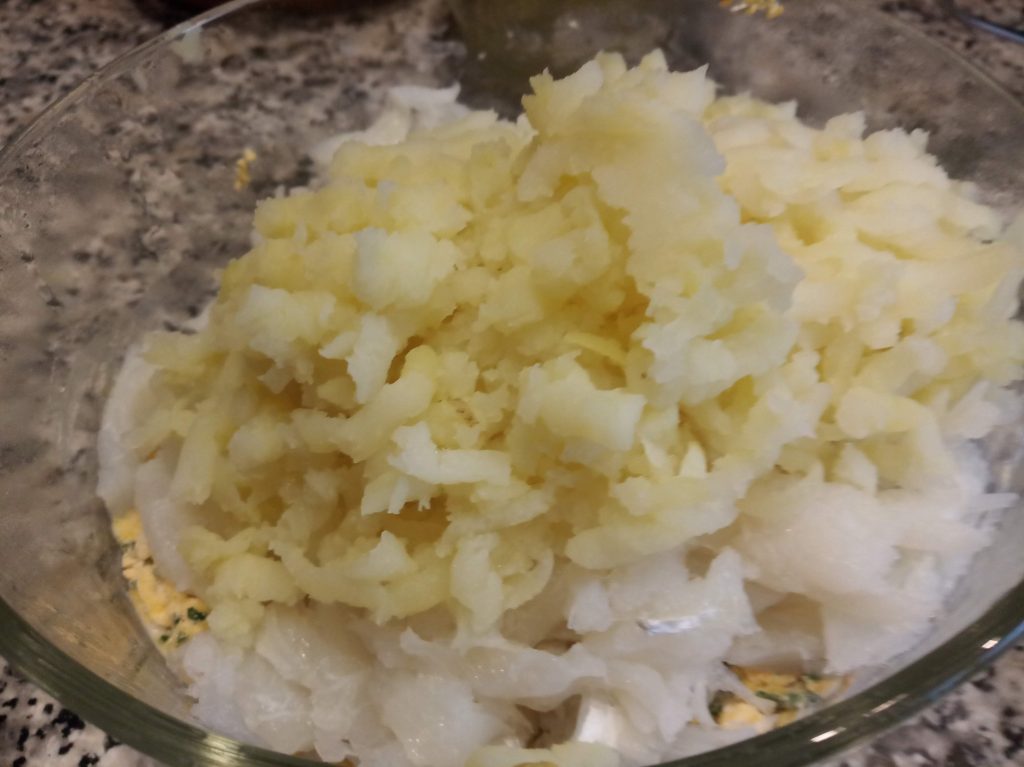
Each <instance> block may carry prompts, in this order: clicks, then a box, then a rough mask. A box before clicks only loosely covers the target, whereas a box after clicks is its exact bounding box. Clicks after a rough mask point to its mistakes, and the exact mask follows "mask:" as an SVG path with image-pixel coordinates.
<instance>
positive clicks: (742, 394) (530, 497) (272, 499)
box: [132, 53, 1024, 764]
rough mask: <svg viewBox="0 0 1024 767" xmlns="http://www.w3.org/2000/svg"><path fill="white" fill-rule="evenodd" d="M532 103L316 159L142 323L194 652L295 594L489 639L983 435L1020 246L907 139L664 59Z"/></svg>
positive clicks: (615, 70)
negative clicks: (249, 236)
mask: <svg viewBox="0 0 1024 767" xmlns="http://www.w3.org/2000/svg"><path fill="white" fill-rule="evenodd" d="M532 86H533V92H532V93H531V94H530V95H528V96H526V97H525V98H524V100H523V106H524V110H525V114H524V117H523V118H521V119H520V120H519V121H518V122H515V123H510V122H505V121H501V120H499V119H498V118H497V117H496V116H495V115H493V114H491V113H487V112H469V113H467V114H466V115H465V116H463V117H462V118H461V119H458V120H456V121H454V122H452V123H450V124H444V125H441V126H438V127H433V128H429V129H423V130H418V131H414V132H413V133H412V134H411V135H409V137H408V138H407V139H406V140H404V141H401V142H399V143H396V144H391V145H378V146H374V145H369V144H367V143H363V142H360V141H350V142H347V143H344V144H342V145H341V147H340V148H339V149H338V151H337V153H336V154H335V155H334V158H333V160H332V161H331V164H330V169H329V173H328V176H327V178H326V180H325V181H324V183H323V184H322V185H321V186H319V187H318V188H315V189H311V190H303V191H297V192H294V193H291V194H288V195H286V196H283V197H279V198H275V199H269V200H266V201H264V202H262V203H261V204H260V206H259V208H258V210H257V212H256V216H255V231H256V235H257V238H256V241H257V244H255V246H254V247H253V248H252V250H251V251H250V252H249V253H247V254H246V255H244V256H243V257H241V258H238V259H237V260H235V261H233V262H232V263H231V264H230V265H229V266H228V267H227V268H226V269H225V270H224V273H223V278H222V283H221V289H220V292H219V295H218V297H217V299H216V302H215V304H214V305H213V307H212V310H211V312H210V315H209V321H208V323H207V324H206V325H205V326H204V327H202V328H201V329H199V330H198V331H197V332H196V333H194V334H192V335H182V334H173V333H157V334H153V335H151V336H149V338H148V341H147V342H146V346H145V359H146V360H147V362H148V363H149V364H151V365H152V366H153V368H154V369H155V373H154V375H153V378H152V381H151V384H150V388H151V391H152V392H153V395H154V401H155V403H156V405H155V407H154V408H152V410H151V412H150V413H149V414H148V417H147V418H146V419H145V420H144V422H143V423H141V424H140V425H139V426H138V427H137V428H136V429H135V431H134V433H133V436H132V439H133V442H134V444H136V445H138V446H139V450H140V452H144V453H145V454H146V455H155V454H162V455H167V456H171V458H172V459H173V466H174V474H173V481H172V483H171V488H172V493H173V499H174V501H175V502H177V503H179V504H182V505H185V506H188V507H192V508H193V509H194V510H195V511H196V512H197V513H198V518H199V519H200V520H201V523H200V524H198V525H193V526H191V527H190V528H189V529H188V530H186V531H185V532H184V537H183V544H182V546H181V552H182V555H183V557H184V559H185V561H186V562H187V564H188V566H189V568H190V569H191V570H192V573H193V576H194V583H193V584H192V585H193V587H194V591H195V593H196V594H197V596H198V597H200V598H201V599H202V600H203V601H204V603H205V604H206V605H209V607H210V609H211V612H210V616H209V626H210V629H211V630H212V631H213V632H214V633H215V634H218V635H219V636H222V637H229V638H231V639H232V640H233V641H238V642H241V643H245V642H246V641H247V636H248V635H249V633H251V631H252V629H253V627H254V626H256V625H257V624H258V622H259V620H260V615H261V611H262V610H263V609H264V608H265V607H266V606H267V605H268V604H271V603H281V604H285V605H293V604H297V603H299V602H301V601H302V600H304V599H308V600H313V601H317V602H324V603H342V604H345V605H349V606H353V607H357V608H365V610H367V611H368V612H369V614H371V615H372V616H373V618H374V619H375V620H377V621H379V622H385V621H388V620H390V619H394V618H404V617H408V616H413V615H416V614H418V613H422V612H424V611H427V610H430V609H431V608H435V607H438V606H442V607H443V608H445V609H446V610H448V611H450V612H451V613H452V614H453V615H454V616H455V617H456V620H457V623H458V625H459V627H460V629H461V630H462V631H467V632H472V633H475V634H480V633H484V632H487V631H489V630H492V629H493V628H494V627H495V626H496V625H497V624H498V622H499V621H500V619H501V618H502V616H503V615H504V614H505V613H506V612H507V611H509V610H511V609H514V608H517V607H519V606H521V605H524V604H525V603H527V602H529V601H530V600H531V599H532V598H534V597H535V596H537V595H538V594H539V593H540V592H541V591H542V590H543V589H544V587H545V586H546V584H547V583H548V581H549V579H550V578H551V576H552V572H553V571H554V570H555V568H557V567H558V566H559V563H561V562H566V561H571V562H572V563H575V565H578V566H581V567H583V568H588V569H592V570H605V569H609V568H615V567H620V566H624V565H629V564H632V563H635V562H638V561H640V560H643V559H644V558H645V557H649V556H651V555H653V554H657V553H660V552H666V551H671V550H677V549H681V547H683V546H685V545H686V544H688V543H689V542H692V541H694V540H696V539H698V538H700V537H701V536H708V535H709V534H712V533H716V532H717V531H722V530H723V529H725V528H729V527H730V525H733V523H734V521H735V520H736V518H737V515H738V514H739V513H740V509H741V508H744V509H746V508H747V505H749V507H750V508H752V509H753V508H754V507H755V506H756V498H757V497H758V493H764V494H766V497H769V496H770V497H774V496H773V495H771V494H772V493H774V492H775V491H776V490H777V487H776V485H774V484H772V483H773V482H777V481H781V480H779V478H780V477H784V478H790V479H793V478H797V479H802V480H804V478H806V479H805V480H804V481H807V482H817V483H819V484H821V483H827V484H829V485H831V484H835V483H838V484H843V485H846V486H849V487H850V488H854V489H851V490H850V492H851V493H852V492H857V493H866V494H873V493H875V492H876V491H877V490H878V488H879V487H890V488H891V487H899V488H910V489H916V488H920V487H922V486H923V485H925V484H927V482H928V481H929V478H930V477H933V476H936V475H941V474H943V473H947V474H948V473H950V472H952V471H954V458H953V455H952V452H951V450H952V449H951V448H950V447H949V445H950V440H951V439H953V438H958V439H963V438H971V437H975V436H982V435H983V434H985V433H986V432H987V431H988V430H989V429H991V427H992V426H993V425H994V424H995V423H997V422H998V421H999V419H1000V418H1003V417H1005V414H1006V412H1007V401H1008V400H1007V395H1005V393H1004V392H1003V391H1002V390H1001V389H1000V387H1002V386H1004V385H1005V384H1007V383H1009V382H1010V381H1011V380H1013V379H1014V378H1016V377H1017V376H1018V373H1019V370H1020V364H1021V361H1022V358H1024V333H1022V328H1021V326H1020V325H1019V324H1017V323H1014V322H1011V320H1010V318H1011V317H1012V316H1013V314H1014V312H1015V310H1016V288H1017V285H1018V283H1019V282H1020V278H1021V276H1022V273H1024V272H1022V269H1024V258H1022V254H1021V251H1020V250H1019V249H1017V248H1016V247H1014V246H1013V245H1012V244H1011V239H1012V237H1001V236H1000V223H999V220H998V218H997V216H996V215H995V214H994V213H993V212H992V211H991V210H989V209H987V208H985V207H983V206H982V205H980V204H978V203H977V202H975V201H974V200H973V195H972V190H971V189H970V188H968V187H966V186H965V185H963V184H960V183H957V182H954V181H951V180H950V179H949V178H948V177H947V176H946V175H945V173H944V172H943V171H942V170H941V169H940V168H939V167H938V165H937V164H936V163H935V161H934V160H933V159H932V158H931V157H930V156H928V155H927V154H926V153H925V146H924V136H923V135H921V134H918V133H911V134H906V133H902V132H896V131H887V132H881V133H875V134H873V135H870V136H867V137H866V138H865V137H864V125H863V121H862V119H861V118H859V117H858V116H844V117H839V118H835V119H833V120H832V121H830V122H829V123H828V124H827V125H825V126H824V128H822V129H814V128H811V127H808V126H805V125H803V124H801V123H799V122H798V121H796V120H795V119H794V108H793V107H792V105H779V106H774V105H768V104H765V103H762V102H758V101H755V100H752V99H750V98H748V97H745V96H736V97H727V98H718V99H716V98H715V86H714V84H713V83H712V82H711V81H710V80H708V79H707V77H706V76H705V72H704V71H703V70H698V71H695V72H689V73H682V74H680V73H672V72H669V71H668V69H667V67H666V64H665V61H664V59H663V57H662V56H661V55H660V54H658V53H653V54H651V55H649V56H647V57H646V58H645V59H644V60H643V61H642V63H641V64H640V65H639V66H637V67H636V68H633V69H629V68H627V66H626V64H625V62H624V61H623V59H622V58H621V57H619V56H617V55H601V56H599V57H598V58H597V59H596V60H594V61H592V62H590V63H588V64H587V65H585V66H584V67H583V68H582V69H580V70H579V71H578V72H577V73H575V74H573V75H571V76H570V77H567V78H565V79H562V80H555V79H553V78H552V77H551V76H549V75H547V74H543V75H539V76H537V77H535V78H534V79H533V81H532ZM1020 234H1021V233H1020V232H1019V231H1016V230H1011V235H1015V236H1017V238H1018V239H1020ZM779 492H782V491H779ZM808 492H809V491H808ZM744 504H746V505H744ZM751 513H752V514H753V516H754V517H756V516H757V512H756V510H755V511H752V512H751ZM784 586H785V584H778V588H779V589H780V591H783V590H784V588H783V587H784ZM481 763H483V762H481ZM503 763H504V762H503ZM509 763H510V764H511V762H509Z"/></svg>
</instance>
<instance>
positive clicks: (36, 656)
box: [0, 0, 1024, 767]
mask: <svg viewBox="0 0 1024 767" xmlns="http://www.w3.org/2000/svg"><path fill="white" fill-rule="evenodd" d="M799 1H800V0H791V2H799ZM276 2H277V0H231V1H230V2H227V3H224V4H222V5H219V6H216V7H214V8H212V9H210V10H209V11H206V12H205V13H202V14H199V15H197V16H194V17H192V18H190V19H188V20H186V21H184V22H182V23H180V24H177V25H175V26H173V27H171V28H169V29H167V30H165V31H164V32H162V33H160V34H158V35H156V36H154V37H153V38H151V39H150V40H148V41H146V42H144V43H142V44H141V45H138V46H136V47H134V48H132V49H131V50H129V51H127V52H126V53H124V54H121V55H120V56H118V57H116V58H115V59H113V60H112V61H111V62H109V63H108V64H106V65H105V66H103V67H101V68H100V69H98V70H97V71H96V72H94V73H92V74H90V75H89V76H88V77H86V78H85V79H84V80H83V81H82V82H81V83H80V84H79V85H78V86H76V87H75V88H74V89H72V90H71V91H70V92H68V93H67V94H66V95H64V96H62V97H61V98H59V99H57V100H55V101H54V102H52V103H51V104H50V105H49V106H48V107H46V108H45V109H44V110H43V111H42V112H41V113H39V115H38V116H36V117H35V118H34V119H33V120H31V121H30V122H29V123H28V124H27V125H26V126H25V127H24V128H23V129H22V130H21V131H19V132H16V133H15V134H14V135H13V136H12V138H11V139H10V140H9V141H8V142H7V144H6V145H3V146H0V181H2V179H3V178H4V176H5V175H6V174H7V172H8V171H9V170H10V168H9V166H10V165H12V164H13V162H12V161H13V160H14V159H15V158H17V157H18V156H19V155H20V154H21V153H22V152H23V151H24V150H26V149H28V148H30V147H31V146H32V144H33V142H34V141H35V140H36V139H37V138H38V137H40V136H42V135H45V133H46V131H47V130H48V129H49V128H51V127H53V126H54V125H56V124H57V123H59V121H60V119H61V116H62V114H63V113H64V112H65V111H66V110H67V109H69V108H71V107H73V106H74V105H75V104H77V103H79V102H80V101H82V100H83V99H85V98H87V97H88V96H89V95H90V94H91V93H93V92H94V91H96V90H97V89H98V88H100V87H102V86H103V85H104V84H105V83H107V82H109V81H110V80H112V79H114V78H116V77H119V76H121V75H123V74H125V73H126V72H129V71H131V70H132V68H133V67H134V66H136V65H137V64H138V63H140V62H142V61H144V60H145V59H146V57H147V56H148V55H149V54H150V53H151V52H153V51H155V50H158V49H161V48H163V47H165V46H167V45H169V44H171V43H174V42H176V41H178V40H181V39H182V38H184V37H185V36H186V35H188V34H189V33H194V32H197V31H198V30H201V29H203V28H204V27H206V26H208V25H210V24H212V23H214V22H217V21H218V20H221V19H224V18H227V17H229V16H232V15H233V14H236V13H239V12H241V11H245V10H248V9H252V8H256V7H259V6H267V7H270V6H273V5H274V4H275V3H276ZM861 10H863V12H865V13H870V14H872V15H874V16H875V17H876V18H877V20H878V21H879V23H881V24H884V25H888V26H890V27H895V28H897V29H899V30H900V32H901V33H902V34H904V35H907V36H909V37H911V38H913V39H915V40H916V41H917V43H918V44H920V45H924V46H927V47H928V48H929V49H931V50H932V51H933V52H935V53H936V55H942V56H945V57H946V58H947V59H949V60H950V63H951V64H953V65H956V66H958V67H959V68H960V69H961V70H963V71H966V72H969V73H970V74H971V76H972V77H973V78H974V79H975V80H976V81H978V82H979V84H982V85H984V86H985V87H986V88H987V89H988V90H990V91H991V92H992V93H993V94H994V95H997V96H1000V97H1002V98H1003V99H1004V100H1006V101H1008V102H1009V105H1011V106H1012V107H1014V108H1015V109H1017V110H1018V111H1019V112H1020V115H1021V119H1022V121H1024V102H1021V101H1020V100H1018V99H1017V98H1016V97H1014V96H1013V95H1012V94H1010V93H1009V92H1008V91H1007V90H1006V89H1005V87H1004V86H1003V85H1002V84H1001V83H999V82H998V81H997V80H995V79H994V78H993V77H992V76H991V75H990V74H989V73H988V72H986V71H984V70H982V69H980V68H979V67H978V66H977V65H975V64H973V63H972V62H970V61H969V60H967V59H966V58H964V57H963V56H961V55H960V54H959V53H958V52H956V51H954V50H952V49H951V48H948V47H947V46H945V45H942V44H941V43H939V42H937V41H936V40H934V39H932V38H931V37H929V36H928V35H926V34H924V33H923V32H921V31H919V30H917V29H915V28H913V27H911V26H909V25H908V24H906V23H904V22H902V21H900V20H898V19H894V18H892V17H889V16H887V15H885V14H883V13H882V12H880V11H879V10H877V9H875V8H871V7H868V6H866V5H865V6H864V7H863V9H861ZM0 255H2V254H0ZM1022 639H1024V581H1021V582H1020V583H1018V584H1016V585H1015V586H1013V587H1011V588H1010V589H1009V590H1008V591H1007V592H1006V593H1005V594H1004V595H1003V596H1002V597H1000V598H999V599H998V600H997V601H996V602H995V603H993V604H992V605H991V606H990V607H989V608H988V609H987V610H986V611H985V612H984V613H983V614H982V615H981V616H980V617H979V618H978V619H977V620H975V621H974V622H973V623H972V624H971V625H970V626H968V627H967V628H965V629H963V630H962V631H960V632H958V633H957V634H956V635H954V636H953V637H951V638H950V639H948V640H947V641H945V642H944V643H942V644H941V645H939V646H938V647H936V648H934V649H932V650H930V651H929V652H927V653H925V654H924V655H922V656H921V657H920V658H918V659H917V660H915V661H913V662H911V663H909V664H908V665H906V666H904V667H903V668H901V669H899V670H898V671H896V672H894V673H892V674H890V675H888V676H886V677H885V678H883V679H882V680H880V681H878V682H876V683H874V684H872V685H871V686H870V687H867V688H866V689H864V690H862V691H860V692H858V693H856V694H854V695H852V696H851V697H849V698H847V699H845V700H842V701H839V702H837V703H833V704H830V705H828V706H825V707H823V708H822V709H820V710H818V711H815V712H813V713H811V714H808V715H807V716H805V717H803V718H801V719H798V720H796V721H794V722H792V723H790V724H787V725H785V726H784V727H780V728H778V729H775V730H771V731H769V732H767V733H763V734H760V735H755V736H753V737H750V738H746V739H744V740H742V741H739V742H737V743H734V744H732V745H728V746H723V747H720V748H717V749H714V750H712V751H707V752H704V753H701V754H697V755H695V756H690V757H686V758H683V759H677V760H673V761H669V762H663V763H660V764H659V765H657V766H655V767H735V766H736V765H738V764H746V763H750V762H755V761H756V762H761V763H764V764H766V765H768V766H769V767H802V766H804V765H809V764H813V763H816V762H818V761H819V760H822V759H824V758H826V757H829V756H834V755H836V754H838V753H840V752H843V751H845V750H847V749H849V748H851V747H853V746H854V745H856V744H858V743H860V742H861V741H864V740H866V739H868V738H873V737H877V736H879V735H880V734H882V733H883V732H885V731H886V730H888V729H890V728H892V727H894V726H896V725H898V724H900V723H903V722H904V721H906V720H907V719H908V718H909V717H910V716H912V715H913V714H915V713H917V712H919V711H920V710H922V709H923V708H925V707H926V706H928V705H930V704H932V703H934V702H936V701H937V700H938V699H940V698H941V697H942V696H944V695H945V694H947V693H948V692H950V691H951V690H953V689H954V688H956V687H957V686H959V685H960V684H962V683H964V682H965V681H967V680H968V679H969V678H970V677H972V676H973V675H975V674H976V673H978V672H979V671H981V670H983V669H985V668H986V667H987V666H989V665H990V664H991V663H992V662H994V661H995V660H996V658H998V657H999V656H1000V655H1001V654H1002V653H1004V652H1006V651H1007V650H1009V649H1010V648H1011V647H1013V646H1014V645H1015V644H1017V643H1018V642H1019V641H1021V640H1022ZM0 654H2V655H3V656H4V657H5V659H6V660H7V661H8V662H9V663H10V664H11V665H12V666H13V667H14V668H15V669H17V670H18V671H19V672H21V673H22V674H24V675H25V676H26V677H28V678H29V679H30V680H31V681H32V682H34V683H35V684H37V685H38V686H39V687H40V688H41V689H43V690H44V691H46V692H47V693H49V694H50V695H52V696H53V697H55V698H56V699H57V700H58V701H60V702H61V704H63V705H67V706H68V707H69V708H71V709H73V710H74V711H75V712H76V713H78V714H79V715H80V716H82V717H83V718H84V719H86V720H87V721H89V722H90V723H92V724H93V725H95V726H97V727H99V728H100V729H101V730H103V731H104V732H106V733H109V734H110V735H112V736H114V737H115V738H117V739H118V740H120V741H121V742H123V743H125V744H127V745H129V746H132V747H134V748H136V749H138V750H139V751H140V752H142V753H144V754H147V755H149V756H151V757H154V758H156V759H159V760H160V761H161V762H164V763H166V764H168V765H175V766H180V767H194V765H211V766H216V767H242V765H259V766H260V767H264V766H265V767H313V765H319V764H323V762H320V761H315V760H311V759H306V758H303V757H297V756H289V755H286V754H282V753H280V752H276V751H271V750H269V749H265V748H262V747H259V746H253V745H249V744H245V743H242V742H241V741H237V740H234V739H232V738H229V737H225V736H222V735H218V734H215V733H212V732H209V731H207V730H205V729H203V728H201V727H197V726H195V725H193V724H189V723H187V722H185V721H182V720H181V719H178V718H177V717H175V716H172V715H169V714H167V713H165V712H163V711H161V710H159V709H158V708H156V707H154V706H152V705H150V704H148V703H145V702H143V701H140V700H139V699H137V698H135V697H133V696H132V695H130V694H128V693H126V692H125V691H123V690H121V689H120V688H119V687H117V686H115V685H113V684H111V683H110V682H108V681H107V680H105V679H104V678H102V677H101V676H99V675H98V674H96V673H95V672H93V671H92V670H91V669H89V668H87V667H86V666H84V665H82V664H81V663H79V662H78V661H77V660H75V659H74V658H73V657H71V656H70V655H68V654H67V653H65V652H64V651H63V650H62V649H60V648H59V647H57V646H56V645H54V644H52V643H51V642H50V641H49V640H47V639H46V638H45V637H44V636H43V635H42V634H41V633H40V632H39V631H38V630H37V629H35V628H34V627H33V626H32V625H30V624H29V623H28V621H27V620H25V619H24V618H23V617H21V616H20V615H19V614H18V613H17V611H15V610H14V608H13V607H12V606H11V605H9V604H8V603H7V602H6V601H5V600H4V599H3V597H2V596H0Z"/></svg>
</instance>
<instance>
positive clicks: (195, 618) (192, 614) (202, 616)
mask: <svg viewBox="0 0 1024 767" xmlns="http://www.w3.org/2000/svg"><path fill="white" fill-rule="evenodd" d="M188 619H189V620H190V621H192V622H193V623H200V622H202V621H205V620H206V613H204V612H203V611H202V610H197V609H196V608H194V607H190V608H188Z"/></svg>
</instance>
